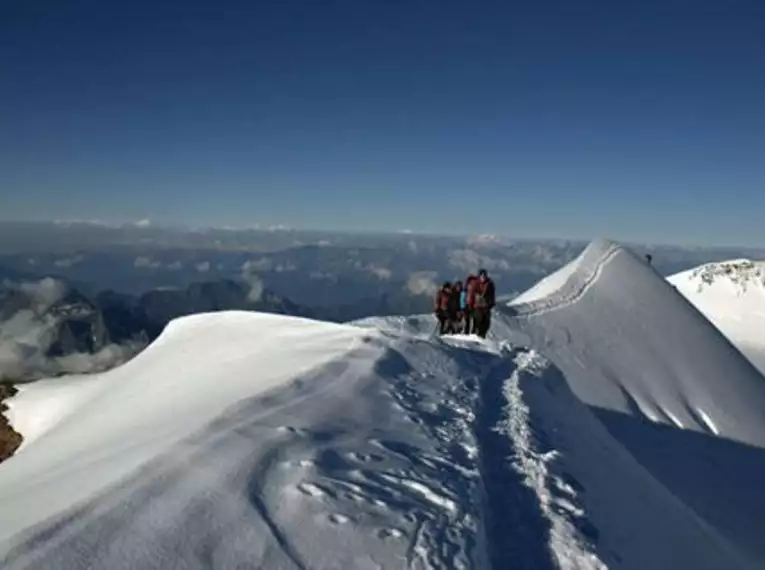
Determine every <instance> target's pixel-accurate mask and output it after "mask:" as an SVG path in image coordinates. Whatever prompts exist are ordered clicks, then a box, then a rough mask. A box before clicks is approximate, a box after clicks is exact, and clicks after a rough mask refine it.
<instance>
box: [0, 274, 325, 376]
mask: <svg viewBox="0 0 765 570" xmlns="http://www.w3.org/2000/svg"><path fill="white" fill-rule="evenodd" d="M232 309H237V310H249V311H259V312H267V313H277V314H284V315H293V316H304V317H310V316H312V314H311V311H310V310H309V309H307V308H305V307H301V306H299V305H297V304H295V303H292V302H290V301H288V300H286V299H283V298H281V297H279V296H277V295H275V294H274V293H272V292H270V291H267V290H260V291H257V296H253V291H252V288H251V286H250V285H248V284H247V283H243V282H236V281H232V280H219V281H213V282H204V283H194V284H192V285H190V286H189V287H187V288H185V289H161V290H153V291H148V292H146V293H144V294H142V295H138V296H133V295H127V294H122V293H116V292H113V291H104V292H102V293H99V294H98V295H96V296H95V297H88V296H86V295H84V294H83V293H81V292H80V291H79V290H78V289H76V288H74V287H72V286H71V285H68V284H66V283H64V282H63V281H60V280H55V279H51V278H47V279H43V280H41V281H37V282H22V283H18V282H12V281H9V280H5V281H3V282H0V379H2V378H6V379H14V380H29V379H33V378H36V377H40V376H48V375H56V374H61V373H77V372H91V371H95V370H102V369H105V368H109V367H111V366H113V365H115V364H117V363H119V362H120V361H122V360H125V359H127V358H130V357H131V356H133V355H134V354H135V353H136V352H138V351H139V350H141V349H142V348H143V347H144V346H146V345H147V344H148V343H149V342H151V341H152V340H154V339H155V338H157V336H159V334H160V333H161V332H162V330H163V329H164V327H165V325H166V324H167V323H168V322H170V321H171V320H173V319H175V318H177V317H180V316H184V315H189V314H194V313H204V312H212V311H219V310H232Z"/></svg>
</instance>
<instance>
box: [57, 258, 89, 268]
mask: <svg viewBox="0 0 765 570" xmlns="http://www.w3.org/2000/svg"><path fill="white" fill-rule="evenodd" d="M83 261H85V258H84V257H83V256H81V255H75V256H74V257H65V258H63V259H57V260H56V261H54V262H53V265H55V266H56V267H62V268H66V267H73V266H75V265H77V264H78V263H82V262H83Z"/></svg>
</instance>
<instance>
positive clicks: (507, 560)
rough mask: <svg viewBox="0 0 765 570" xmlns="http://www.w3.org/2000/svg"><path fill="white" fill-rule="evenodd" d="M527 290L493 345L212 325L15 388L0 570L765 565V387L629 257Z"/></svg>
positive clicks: (595, 262)
mask: <svg viewBox="0 0 765 570" xmlns="http://www.w3.org/2000/svg"><path fill="white" fill-rule="evenodd" d="M532 292H533V294H526V295H522V296H521V297H519V300H517V301H515V302H513V303H511V304H510V305H508V306H506V307H503V308H500V309H499V310H498V311H497V312H496V315H495V319H494V324H493V329H492V334H491V335H490V338H489V339H488V340H482V339H478V338H475V337H460V336H454V337H435V336H434V334H433V332H434V331H433V328H434V320H433V318H432V317H431V316H412V317H387V318H375V319H365V320H363V321H359V322H357V323H353V324H348V325H336V324H328V323H319V322H314V321H308V320H302V319H295V318H290V317H282V316H269V315H259V314H250V313H217V314H210V315H198V316H194V317H186V318H184V319H180V320H178V321H174V322H173V323H172V324H171V325H170V327H168V329H167V331H166V332H165V333H164V334H163V335H162V337H160V339H159V340H158V341H156V342H155V343H154V344H152V345H151V346H150V347H149V348H148V349H147V350H146V351H144V352H143V353H142V354H140V355H139V356H138V357H136V358H135V359H134V360H133V361H131V362H129V363H127V364H125V365H123V366H122V367H120V368H117V369H115V370H112V371H110V372H108V373H103V374H99V375H95V376H88V377H71V378H64V379H57V380H50V381H44V382H38V383H34V384H31V385H28V386H25V387H23V389H22V391H21V392H20V394H18V395H17V396H16V397H14V398H13V399H11V400H10V408H11V409H10V412H9V416H10V419H11V422H12V424H13V425H14V426H15V427H16V428H17V429H18V430H19V431H20V432H21V433H22V434H23V435H24V436H25V438H26V439H25V442H24V445H23V447H22V448H21V450H20V451H19V452H18V453H17V454H16V455H15V456H14V457H12V458H11V459H10V460H8V461H7V462H5V463H3V464H2V465H0V504H2V505H3V507H2V509H0V566H2V568H4V569H5V568H8V569H10V570H15V569H22V568H23V569H25V570H26V569H36V568H40V569H43V568H51V567H55V568H60V569H63V570H74V569H79V568H87V567H98V568H110V569H112V568H114V569H118V570H119V569H123V568H124V569H128V568H163V567H168V566H173V567H178V568H180V567H183V568H200V569H201V568H235V567H259V568H297V569H305V568H311V569H324V568H326V569H329V568H361V569H363V568H375V569H378V568H382V569H393V568H457V569H460V568H462V569H467V568H470V569H477V570H484V569H486V570H488V569H489V568H507V567H513V568H515V567H517V568H535V569H540V570H548V569H549V570H553V569H559V570H560V569H562V570H605V569H610V570H643V569H645V568H651V569H658V570H664V569H667V570H670V569H672V570H674V569H689V570H719V569H720V568H725V569H726V570H738V569H746V570H749V569H759V568H762V567H763V564H765V545H764V544H761V542H762V541H761V537H762V534H763V531H765V493H764V492H762V491H761V490H760V489H761V486H762V480H763V479H764V478H765V381H764V380H765V379H764V378H763V376H762V375H761V374H760V373H759V372H758V370H757V369H756V368H754V367H753V366H752V365H751V363H750V362H749V361H748V360H747V359H746V358H744V357H743V356H742V354H741V353H740V352H739V351H738V350H737V349H736V348H735V347H734V346H733V345H732V344H731V342H730V341H729V340H728V339H726V338H725V337H724V336H723V335H721V334H720V332H719V331H718V329H717V328H716V327H715V326H713V325H712V324H711V323H710V322H709V321H708V320H707V319H706V318H704V316H703V315H701V314H700V313H699V312H698V311H696V310H695V309H694V308H693V306H692V305H690V304H689V303H688V302H686V300H685V299H684V298H683V296H682V295H681V294H680V293H679V292H678V291H676V290H675V289H674V288H673V287H672V286H671V285H670V284H669V283H668V282H667V281H666V280H664V279H662V278H661V277H660V276H659V275H658V274H657V273H656V272H655V271H654V270H653V269H652V268H651V267H650V266H648V265H647V264H646V263H645V262H644V261H643V260H642V259H641V258H639V257H637V256H635V255H633V254H632V253H631V252H629V251H628V250H626V249H624V248H621V247H620V246H618V245H615V244H612V243H609V242H606V241H599V242H595V243H593V244H592V245H591V246H590V247H589V248H587V250H585V252H584V253H583V254H582V255H581V256H580V257H579V258H578V259H577V260H576V261H575V262H573V263H572V264H571V265H570V266H568V267H567V268H566V269H564V270H563V271H562V272H561V273H559V274H558V275H557V277H555V278H553V279H548V280H546V282H545V283H544V284H543V285H542V286H538V287H535V288H534V289H532ZM739 316H741V315H739ZM729 338H730V337H729Z"/></svg>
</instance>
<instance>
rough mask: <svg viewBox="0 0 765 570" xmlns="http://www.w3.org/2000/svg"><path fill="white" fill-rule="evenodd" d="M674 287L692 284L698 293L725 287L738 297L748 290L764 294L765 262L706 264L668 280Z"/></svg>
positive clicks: (736, 261) (746, 261)
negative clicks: (711, 288) (712, 288)
mask: <svg viewBox="0 0 765 570" xmlns="http://www.w3.org/2000/svg"><path fill="white" fill-rule="evenodd" d="M670 281H671V282H672V283H673V284H675V285H680V284H685V285H687V284H688V281H690V282H691V283H692V285H693V286H694V288H695V289H696V291H697V292H698V293H701V292H702V291H704V290H705V289H707V288H710V287H714V288H720V287H721V286H722V287H725V288H726V289H727V290H728V291H729V292H735V293H737V294H739V295H742V294H744V293H747V292H748V291H750V290H759V291H762V292H765V262H763V261H751V260H749V259H735V260H730V261H722V262H717V263H708V264H706V265H702V266H700V267H697V268H696V269H691V270H690V271H685V272H683V273H678V274H677V275H674V276H673V277H671V278H670Z"/></svg>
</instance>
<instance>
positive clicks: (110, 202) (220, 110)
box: [0, 0, 765, 245]
mask: <svg viewBox="0 0 765 570" xmlns="http://www.w3.org/2000/svg"><path fill="white" fill-rule="evenodd" d="M763 69H765V5H763V3H762V2H759V1H735V0H732V1H729V2H694V1H690V0H689V1H683V2H678V1H675V0H662V1H655V0H647V1H644V2H629V3H627V2H614V1H598V2H591V1H587V0H583V1H581V2H571V1H569V0H565V1H564V0H553V1H541V2H523V3H520V2H513V1H511V0H502V1H500V0H497V1H494V0H492V1H477V2H464V1H461V2H456V1H453V0H440V1H427V2H426V1H419V0H406V1H404V0H375V1H370V0H326V1H325V0H310V1H309V0H303V1H289V0H284V1H276V0H272V1H266V0H264V1H252V0H247V1H245V0H223V1H219V2H199V1H198V0H184V1H156V0H152V1H147V0H131V1H130V2H104V1H103V0H87V1H75V0H68V1H67V0H37V1H35V2H25V1H22V0H9V1H8V2H3V3H2V5H0V76H2V83H0V125H2V126H1V127H0V173H2V178H1V179H0V219H55V218H77V219H88V218H94V219H110V220H127V219H141V218H151V219H152V220H155V221H157V222H163V223H173V224H179V223H181V224H211V225H247V224H252V223H255V222H260V223H264V224H277V223H279V224H287V225H291V226H294V227H307V228H327V229H329V228H332V229H362V230H363V229H369V230H399V229H404V228H409V229H416V230H421V231H433V232H455V233H467V232H470V233H472V232H492V233H503V234H508V235H514V236H530V237H535V236H538V237H573V238H588V237H592V236H598V235H608V236H611V237H615V238H617V239H630V240H647V241H654V242H655V241H664V242H680V243H699V244H710V243H711V244H729V243H730V244H742V245H765V234H764V233H763V232H762V221H761V220H762V213H763V212H765V105H764V104H763V101H765V73H763Z"/></svg>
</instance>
